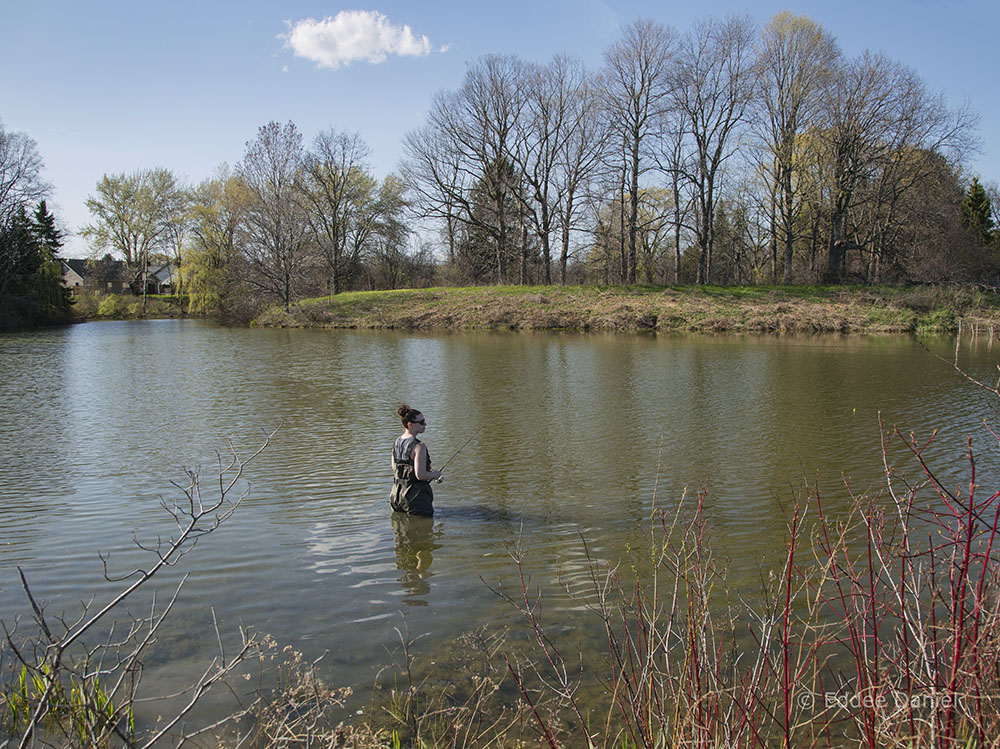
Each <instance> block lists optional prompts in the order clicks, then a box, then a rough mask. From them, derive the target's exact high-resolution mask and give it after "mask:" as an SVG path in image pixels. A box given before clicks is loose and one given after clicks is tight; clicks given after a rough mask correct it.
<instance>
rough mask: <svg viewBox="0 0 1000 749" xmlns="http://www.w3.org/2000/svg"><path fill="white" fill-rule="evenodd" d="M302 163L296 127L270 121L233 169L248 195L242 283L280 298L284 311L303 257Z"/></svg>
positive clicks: (305, 241)
mask: <svg viewBox="0 0 1000 749" xmlns="http://www.w3.org/2000/svg"><path fill="white" fill-rule="evenodd" d="M302 163H303V150H302V136H301V135H300V134H299V131H298V129H297V128H296V127H295V125H294V124H293V123H291V122H289V123H287V124H286V125H279V124H278V123H277V122H269V123H268V124H267V125H263V126H261V127H260V129H259V130H258V131H257V137H256V138H255V139H254V140H252V141H249V142H248V143H247V147H246V152H245V153H244V155H243V161H241V162H240V164H239V166H238V167H237V173H238V175H239V176H240V178H241V179H242V181H243V183H244V184H245V185H246V189H247V191H248V192H249V195H250V202H249V205H248V207H247V212H246V224H245V227H246V228H245V237H244V242H243V243H242V244H243V250H244V252H245V253H246V256H247V261H248V265H249V268H248V270H249V273H248V275H247V278H246V281H247V283H248V284H249V285H251V286H253V287H255V288H257V289H259V290H260V291H262V292H264V293H265V294H268V295H272V296H274V297H276V298H277V299H279V300H280V301H281V302H282V304H283V305H284V307H285V310H286V311H287V310H288V308H289V306H290V305H291V302H292V297H293V296H294V293H295V289H296V284H297V282H298V281H299V275H300V273H301V270H302V267H303V265H304V264H305V262H306V259H307V257H306V256H307V223H306V218H305V209H304V206H303V199H302V193H301V190H300V189H299V183H300V180H301V176H302Z"/></svg>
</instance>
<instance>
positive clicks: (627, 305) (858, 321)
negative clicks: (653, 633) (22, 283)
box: [255, 286, 1000, 333]
mask: <svg viewBox="0 0 1000 749" xmlns="http://www.w3.org/2000/svg"><path fill="white" fill-rule="evenodd" d="M255 324H257V325H261V326H266V327H321V328H361V329H421V330H588V331H626V332H643V331H655V332H664V333H666V332H706V333H724V332H743V333H812V332H838V333H848V332H854V333H913V332H955V331H957V330H958V329H959V328H960V327H969V328H972V329H978V330H984V331H988V330H995V329H997V328H1000V301H998V299H997V295H996V294H993V293H990V292H982V291H976V290H972V289H961V288H951V287H948V288H946V287H911V288H894V287H839V286H838V287H820V286H802V287H648V286H642V287H613V288H612V287H599V286H575V287H538V286H533V287H528V286H525V287H518V286H485V287H475V288H432V289H419V290H410V289H405V290H396V291H374V292H349V293H345V294H339V295H337V296H336V297H333V298H332V299H331V298H330V297H322V298H318V299H310V300H305V301H302V302H300V303H298V304H297V305H295V306H294V307H293V308H292V310H291V312H290V313H286V312H284V310H281V309H270V310H267V311H265V312H264V313H262V314H261V315H260V316H259V317H258V318H257V320H256V321H255Z"/></svg>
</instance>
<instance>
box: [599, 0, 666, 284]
mask: <svg viewBox="0 0 1000 749" xmlns="http://www.w3.org/2000/svg"><path fill="white" fill-rule="evenodd" d="M677 43H678V40H677V35H676V33H675V32H674V30H673V29H672V28H670V27H669V26H661V25H660V24H658V23H655V22H653V21H650V20H640V21H636V22H634V23H632V24H631V25H629V26H626V27H625V28H624V29H623V31H622V38H621V39H620V40H619V41H617V42H615V43H614V44H613V45H611V46H610V47H609V48H608V49H607V50H606V51H605V53H604V74H603V81H602V85H603V89H604V94H605V97H606V98H605V107H606V108H607V111H608V116H609V120H610V122H611V123H612V125H611V126H612V127H613V128H614V130H615V139H616V147H615V150H616V151H617V155H619V156H621V157H622V163H621V167H620V168H621V185H622V187H621V193H622V198H625V197H626V194H627V199H628V207H627V208H625V201H624V200H622V209H623V210H626V211H627V215H626V217H625V218H626V221H625V225H626V227H627V231H626V235H627V246H626V252H627V255H626V257H625V267H624V268H623V269H622V270H623V274H622V279H621V280H622V282H623V283H635V266H636V232H637V229H638V221H639V182H640V179H641V177H642V175H643V174H644V173H645V172H646V171H648V170H649V169H650V168H651V167H652V163H651V160H650V158H649V154H650V152H651V149H652V143H651V141H652V140H653V138H654V137H655V132H656V127H657V124H658V121H659V119H660V117H661V114H662V111H663V109H664V108H665V107H666V104H667V96H668V94H669V93H670V86H671V80H672V69H671V68H672V65H673V64H674V59H675V53H676V48H677Z"/></svg>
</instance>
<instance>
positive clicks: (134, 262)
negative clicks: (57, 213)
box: [80, 168, 184, 299]
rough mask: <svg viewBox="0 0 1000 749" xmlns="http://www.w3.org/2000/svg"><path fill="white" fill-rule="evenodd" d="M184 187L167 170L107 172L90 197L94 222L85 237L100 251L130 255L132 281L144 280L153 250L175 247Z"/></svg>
mask: <svg viewBox="0 0 1000 749" xmlns="http://www.w3.org/2000/svg"><path fill="white" fill-rule="evenodd" d="M183 193H184V190H183V188H182V187H181V186H180V185H179V184H178V182H177V178H176V177H175V176H174V175H173V174H172V173H171V172H170V171H169V170H167V169H162V168H157V169H140V170H138V171H136V172H133V173H132V174H112V175H110V176H109V175H104V177H103V178H101V181H100V182H98V183H97V192H96V193H95V194H94V195H93V196H91V197H90V198H88V199H87V208H88V209H89V210H90V213H91V215H93V217H94V222H93V223H92V224H88V225H86V226H84V227H83V228H82V229H81V230H80V235H81V236H83V237H84V238H86V239H87V240H89V241H90V243H91V246H92V248H93V250H94V252H95V254H96V253H98V252H101V251H110V252H117V253H119V254H121V256H122V257H123V258H124V259H125V264H126V266H127V268H128V275H129V278H130V279H133V278H136V277H141V278H142V280H143V284H142V285H143V292H144V293H143V299H145V283H144V280H145V274H146V273H147V272H148V270H149V263H150V257H151V256H152V255H153V253H157V252H162V253H165V254H166V253H169V252H170V251H171V250H173V249H174V247H173V239H174V236H175V235H174V229H175V227H176V225H177V222H178V221H179V216H180V214H181V213H183V211H184V201H183V199H182V196H183Z"/></svg>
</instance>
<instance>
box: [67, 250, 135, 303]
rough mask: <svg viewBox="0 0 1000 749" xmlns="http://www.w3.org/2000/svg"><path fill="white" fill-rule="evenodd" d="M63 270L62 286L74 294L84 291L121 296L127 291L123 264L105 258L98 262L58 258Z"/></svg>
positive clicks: (119, 261)
mask: <svg viewBox="0 0 1000 749" xmlns="http://www.w3.org/2000/svg"><path fill="white" fill-rule="evenodd" d="M59 262H60V263H62V270H63V286H65V287H67V288H68V289H70V291H72V292H73V293H74V294H78V293H80V291H82V290H84V289H86V290H88V291H103V292H106V293H113V294H121V293H122V292H123V291H126V290H128V288H129V286H128V284H127V283H126V282H125V278H126V269H125V263H124V262H123V261H121V260H112V259H111V258H110V257H107V256H105V257H104V258H103V259H100V260H78V259H76V258H60V259H59Z"/></svg>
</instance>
